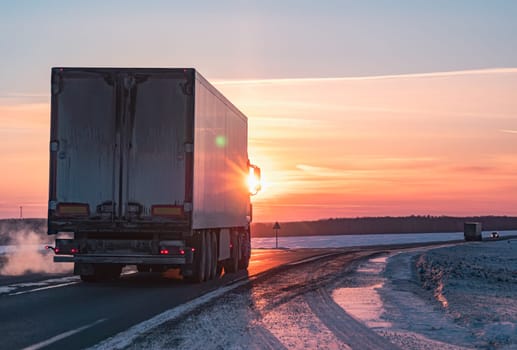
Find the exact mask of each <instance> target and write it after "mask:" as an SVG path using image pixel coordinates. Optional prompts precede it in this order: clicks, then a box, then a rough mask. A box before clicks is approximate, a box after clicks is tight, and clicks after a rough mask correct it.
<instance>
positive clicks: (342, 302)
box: [332, 256, 391, 328]
mask: <svg viewBox="0 0 517 350" xmlns="http://www.w3.org/2000/svg"><path fill="white" fill-rule="evenodd" d="M386 260H387V257H386V256H383V257H378V258H375V259H371V260H369V261H368V262H367V263H365V264H362V265H360V266H359V267H358V269H357V270H356V273H358V274H362V275H363V276H365V275H369V276H370V278H371V284H368V285H366V286H361V285H358V286H352V287H342V288H337V289H335V290H334V291H333V292H332V298H333V299H334V301H335V302H336V303H337V304H338V305H339V306H341V307H342V308H343V309H344V310H346V312H348V313H349V314H350V315H351V316H352V317H354V318H355V319H358V320H361V321H362V322H363V323H365V324H366V325H367V326H368V327H370V328H387V327H391V324H390V323H389V322H387V321H385V320H382V318H381V315H382V314H383V313H384V312H385V310H384V308H383V305H382V301H381V298H380V296H379V293H378V290H379V289H380V288H382V286H383V284H384V282H382V281H381V280H380V279H379V278H378V277H376V276H378V275H379V274H380V273H381V272H382V271H383V269H384V265H385V264H386ZM377 280H378V283H376V281H377Z"/></svg>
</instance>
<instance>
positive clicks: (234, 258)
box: [224, 234, 241, 273]
mask: <svg viewBox="0 0 517 350" xmlns="http://www.w3.org/2000/svg"><path fill="white" fill-rule="evenodd" d="M231 240H232V250H231V255H230V259H228V260H226V262H225V264H224V271H225V272H226V273H233V272H237V271H238V270H239V252H240V250H241V243H240V239H239V235H238V234H232V238H231Z"/></svg>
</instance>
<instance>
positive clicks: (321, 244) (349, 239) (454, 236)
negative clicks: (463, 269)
mask: <svg viewBox="0 0 517 350" xmlns="http://www.w3.org/2000/svg"><path fill="white" fill-rule="evenodd" d="M490 234H491V231H483V233H482V235H483V239H489V237H490ZM499 234H500V236H501V237H511V236H517V231H500V232H499ZM461 240H463V232H441V233H389V234H375V235H334V236H293V237H279V238H278V246H279V247H284V248H341V247H364V246H372V245H384V244H408V243H427V242H450V241H461ZM275 245H276V241H275V237H263V238H253V239H252V246H253V248H274V247H275Z"/></svg>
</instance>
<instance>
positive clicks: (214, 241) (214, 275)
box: [211, 232, 221, 279]
mask: <svg viewBox="0 0 517 350" xmlns="http://www.w3.org/2000/svg"><path fill="white" fill-rule="evenodd" d="M211 235H212V246H211V251H212V266H211V269H212V272H211V273H212V278H213V279H216V278H219V276H220V275H221V274H220V273H218V272H217V267H218V266H217V262H218V260H219V259H218V256H219V251H218V250H217V234H216V233H215V232H212V233H211Z"/></svg>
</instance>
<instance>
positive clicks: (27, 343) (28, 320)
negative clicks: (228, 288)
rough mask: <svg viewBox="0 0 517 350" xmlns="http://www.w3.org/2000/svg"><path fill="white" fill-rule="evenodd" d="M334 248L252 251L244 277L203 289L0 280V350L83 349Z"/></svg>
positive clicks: (151, 280) (167, 281) (167, 278)
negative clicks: (225, 288)
mask: <svg viewBox="0 0 517 350" xmlns="http://www.w3.org/2000/svg"><path fill="white" fill-rule="evenodd" d="M335 251H336V250H335V249H299V250H254V251H253V252H252V259H251V262H250V267H249V269H248V271H247V272H244V271H242V272H240V273H236V274H229V275H223V276H222V278H221V279H219V280H215V281H210V282H208V283H204V284H188V283H185V282H183V281H182V280H181V279H180V278H179V277H178V276H177V273H175V271H174V270H171V271H169V272H167V273H164V274H158V273H134V271H128V273H127V274H125V275H123V276H122V278H121V279H120V280H118V281H113V282H104V283H94V284H90V283H83V282H80V280H79V279H78V277H71V275H41V274H36V275H26V276H18V277H10V276H2V277H1V278H0V291H2V293H0V334H2V339H1V342H0V349H23V348H29V349H39V348H45V347H47V348H52V349H78V348H84V347H89V346H92V345H95V344H97V343H99V342H100V341H102V340H104V339H106V338H108V337H110V336H113V335H115V334H117V333H119V332H121V331H123V330H126V329H127V328H129V327H131V326H133V325H135V324H137V323H140V322H142V321H144V320H147V319H149V318H151V317H153V316H155V315H157V314H159V313H161V312H163V311H165V310H168V309H171V308H173V307H175V306H178V305H181V304H183V303H185V302H187V301H189V300H192V299H195V298H197V297H199V296H201V295H203V294H205V293H207V292H210V291H212V290H215V289H217V288H219V287H221V286H223V285H227V284H231V283H233V282H234V281H237V280H242V279H246V278H248V277H249V276H254V275H257V274H260V273H263V272H264V271H267V270H271V269H274V268H276V267H278V266H280V265H284V264H288V263H292V262H296V261H304V260H305V259H307V258H310V257H313V256H317V255H327V254H329V253H332V252H335Z"/></svg>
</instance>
